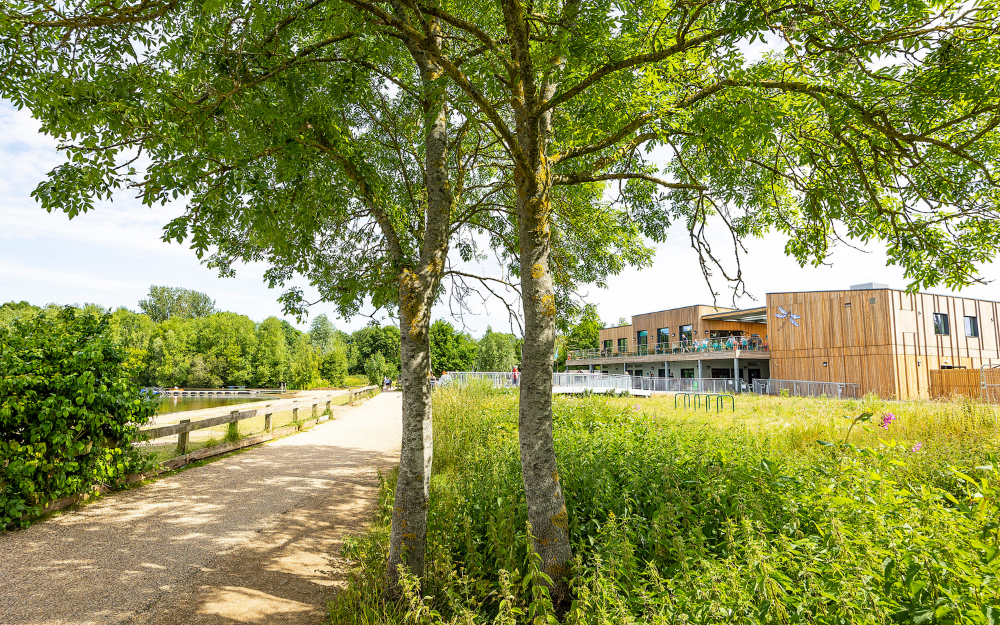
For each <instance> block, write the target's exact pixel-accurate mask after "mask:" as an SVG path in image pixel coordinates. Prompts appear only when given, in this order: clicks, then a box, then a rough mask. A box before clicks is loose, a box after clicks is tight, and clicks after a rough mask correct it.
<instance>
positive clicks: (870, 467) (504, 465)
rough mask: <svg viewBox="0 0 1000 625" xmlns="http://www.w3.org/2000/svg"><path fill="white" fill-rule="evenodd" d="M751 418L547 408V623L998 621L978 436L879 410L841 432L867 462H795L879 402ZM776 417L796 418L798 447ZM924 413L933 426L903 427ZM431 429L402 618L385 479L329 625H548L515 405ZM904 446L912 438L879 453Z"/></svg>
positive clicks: (460, 403)
mask: <svg viewBox="0 0 1000 625" xmlns="http://www.w3.org/2000/svg"><path fill="white" fill-rule="evenodd" d="M755 401H757V400H752V399H747V400H745V401H744V402H743V403H744V404H745V405H746V408H744V407H743V406H741V408H740V409H741V410H746V411H747V412H748V413H753V414H754V415H756V416H755V417H754V419H755V420H753V421H751V423H752V424H753V427H752V428H743V427H737V425H739V424H741V423H744V422H743V420H742V419H743V417H742V415H737V416H736V417H732V416H730V417H722V416H717V415H711V416H707V417H706V416H704V415H703V414H701V413H699V414H697V415H694V413H691V412H684V411H683V410H677V411H675V410H673V409H672V408H669V407H666V406H667V404H666V402H660V401H659V400H646V401H645V402H643V404H642V405H639V404H636V403H635V400H634V399H632V400H627V399H619V398H607V397H603V396H602V397H597V396H595V397H591V398H586V399H579V398H577V399H566V398H557V399H556V401H555V407H554V412H555V429H554V432H555V442H556V450H557V454H558V457H559V465H560V466H559V475H560V478H561V483H562V486H563V489H564V493H565V496H566V503H567V508H568V511H569V517H570V533H571V540H572V541H573V545H574V553H575V554H576V562H575V566H574V574H573V579H572V586H573V589H574V597H575V602H574V604H573V606H572V607H571V608H570V609H569V611H568V613H567V614H565V615H564V616H563V617H562V621H563V622H564V623H573V624H577V623H580V624H582V623H595V624H597V623H600V624H605V623H607V624H611V623H615V624H617V623H671V624H674V623H677V624H681V623H686V622H698V623H747V624H750V623H817V624H818V623H822V624H828V623H829V624H834V623H836V624H848V623H859V624H860V623H896V622H899V623H926V624H927V625H930V624H931V623H969V624H982V625H994V624H995V623H997V622H998V619H1000V582H998V579H1000V557H998V554H1000V522H998V520H1000V490H998V488H997V481H998V478H1000V475H998V471H997V456H996V452H997V449H998V439H997V434H998V430H997V424H996V421H995V419H991V418H989V417H987V416H985V415H983V414H979V413H976V412H975V411H974V410H973V411H971V416H969V415H964V414H963V413H962V410H961V407H949V406H937V405H930V406H928V405H927V403H926V402H925V403H924V404H912V405H909V404H908V405H902V404H894V405H895V406H896V407H897V408H896V409H897V410H898V411H899V412H898V415H897V416H898V417H899V419H898V420H897V421H896V422H895V423H893V424H891V425H890V428H889V430H883V429H882V428H880V427H878V425H877V424H872V423H862V424H860V425H858V426H857V427H856V428H855V430H854V433H852V435H851V436H852V438H851V440H853V441H863V442H864V444H865V445H866V446H865V447H858V446H856V445H852V444H848V445H847V446H846V447H845V446H841V445H829V446H822V445H819V444H817V443H816V438H815V437H814V438H812V443H811V444H809V445H808V446H805V447H803V446H802V445H801V439H802V437H803V436H804V435H809V434H812V433H813V432H815V431H816V430H814V429H812V428H815V427H817V426H816V422H821V423H822V424H823V427H824V428H828V431H826V432H824V436H825V437H827V438H832V439H833V440H838V441H841V440H843V439H844V434H845V433H846V431H847V429H848V428H849V427H850V423H851V420H850V419H843V415H842V414H840V415H837V416H836V417H835V420H834V421H831V422H829V423H826V421H827V417H826V416H825V415H826V413H827V412H831V413H832V412H834V411H838V410H840V409H848V408H849V409H851V410H854V409H858V408H861V407H866V408H868V409H872V408H877V407H878V406H880V405H881V404H879V402H878V401H876V400H875V399H872V398H866V399H865V400H863V401H861V402H835V401H832V400H804V399H802V400H800V399H787V400H780V399H778V398H761V399H760V400H759V402H757V403H754V402H755ZM650 410H652V411H650ZM785 411H788V412H792V413H794V412H796V411H799V413H800V421H799V422H795V423H793V425H794V428H795V429H797V428H801V429H802V432H798V433H796V432H794V431H791V430H793V428H792V427H789V424H788V422H786V421H785V419H786V418H787V417H786V416H782V415H784V413H785ZM803 411H808V412H807V413H806V414H801V413H802V412H803ZM903 411H906V414H903ZM938 412H940V413H942V414H941V415H940V416H938V417H934V420H935V421H936V425H935V426H934V427H933V428H927V429H925V427H927V426H924V425H922V424H920V423H919V422H918V420H917V418H916V417H918V416H919V417H928V413H935V414H936V413H938ZM950 412H957V414H956V415H954V416H952V417H946V416H945V415H946V414H950ZM434 414H435V424H434V426H435V450H434V451H435V458H434V476H433V478H432V484H431V489H432V499H431V507H430V509H429V519H428V528H429V529H428V555H427V562H428V564H427V570H426V575H425V578H424V580H423V589H422V593H420V596H417V595H413V596H412V597H410V599H411V601H409V602H404V603H403V604H400V605H394V604H384V603H382V602H381V600H380V599H379V597H380V592H381V586H380V584H381V583H382V580H383V579H384V577H383V572H382V570H381V567H382V566H383V565H384V555H385V549H386V538H387V523H388V519H389V515H390V513H391V502H392V486H393V484H392V481H391V480H389V481H387V482H386V483H385V487H384V490H383V493H382V499H381V500H382V509H381V510H380V511H379V515H378V516H377V517H376V519H375V523H374V528H373V530H372V531H371V532H370V533H369V534H368V535H367V536H366V537H365V538H364V539H362V540H358V541H355V542H353V543H351V545H350V546H349V548H347V549H346V550H345V555H346V556H347V557H348V558H350V559H351V560H353V561H355V562H356V563H358V565H359V569H357V570H356V571H355V573H354V574H353V576H352V579H351V582H350V584H349V587H348V590H347V591H345V592H344V593H342V594H341V595H339V596H338V598H337V601H336V602H335V604H334V606H333V608H332V612H331V614H332V616H333V617H334V622H335V623H403V622H418V620H419V622H425V623H438V622H442V623H453V622H460V623H466V622H468V623H509V624H512V623H528V622H532V623H534V622H536V619H537V617H538V616H539V615H542V616H543V617H544V618H543V620H542V621H539V622H546V620H547V618H548V617H547V616H545V615H546V614H548V612H546V610H548V609H549V608H547V607H546V604H545V600H544V599H545V598H544V597H542V596H540V595H539V592H538V590H539V589H538V584H537V577H538V573H537V567H535V566H534V565H533V563H532V560H531V558H530V557H529V554H528V550H527V547H526V545H527V544H528V540H527V536H528V535H527V511H526V507H525V500H524V489H523V486H522V484H521V472H520V461H519V457H518V443H517V396H516V394H513V393H507V392H504V391H500V390H491V389H484V388H475V389H473V388H468V389H458V388H443V389H440V390H439V391H437V392H436V393H435V396H434ZM855 414H856V413H855ZM876 414H878V413H877V412H876ZM691 415H694V416H691ZM821 415H822V416H821ZM776 417H779V418H776ZM727 419H728V420H727ZM947 419H954V420H956V421H961V423H963V424H965V425H964V430H962V431H964V432H965V434H964V438H956V437H955V433H956V432H958V431H959V430H958V428H957V427H956V428H942V427H940V424H941V423H944V422H947ZM877 421H878V420H877V419H876V422H877ZM910 421H913V423H910ZM896 428H898V431H897V430H896ZM803 432H804V433H805V434H803ZM907 433H918V434H919V435H920V436H921V438H920V439H917V440H912V439H906V440H905V442H904V440H894V436H896V435H898V434H904V435H905V434H907ZM831 434H835V435H836V436H830V435H831ZM917 442H920V443H922V444H921V445H917ZM959 467H964V468H959ZM411 595H412V592H411ZM415 598H416V599H419V601H415ZM532 614H534V615H535V617H536V618H529V617H530V615H532ZM421 615H422V616H421ZM436 615H440V616H436ZM418 617H420V619H418ZM421 619H422V620H421Z"/></svg>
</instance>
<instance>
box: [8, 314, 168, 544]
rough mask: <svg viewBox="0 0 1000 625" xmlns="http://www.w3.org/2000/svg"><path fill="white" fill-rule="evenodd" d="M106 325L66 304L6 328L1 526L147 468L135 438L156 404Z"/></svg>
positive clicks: (19, 521)
mask: <svg viewBox="0 0 1000 625" xmlns="http://www.w3.org/2000/svg"><path fill="white" fill-rule="evenodd" d="M106 326H107V317H103V318H102V317H97V316H94V315H78V314H77V311H76V310H75V309H72V308H65V309H63V310H61V311H60V312H58V313H57V314H55V315H39V316H37V317H35V318H32V319H28V320H24V321H17V322H15V323H14V324H13V325H11V326H10V327H6V328H0V470H2V473H0V530H2V529H3V528H6V527H8V526H10V525H11V524H17V525H20V526H22V527H23V526H26V525H28V519H30V518H31V517H33V516H36V515H37V514H39V513H40V512H41V510H42V508H43V506H45V504H47V503H49V502H51V501H53V500H56V499H59V498H62V497H66V496H69V495H74V494H77V493H80V492H84V491H87V490H89V489H90V488H91V487H92V486H93V485H94V484H107V485H109V486H114V485H116V484H117V483H118V482H119V481H120V479H121V478H122V477H124V476H125V475H128V474H131V473H135V472H136V471H141V470H142V469H143V468H145V466H146V460H145V458H144V456H143V455H142V454H141V453H140V452H139V450H137V449H135V448H134V447H133V446H132V445H130V444H128V441H131V440H133V439H135V438H136V436H137V429H138V427H139V426H140V425H142V424H143V423H146V422H147V421H149V419H150V418H151V417H152V416H153V414H155V412H156V404H155V402H152V401H146V400H144V399H143V398H142V396H141V395H140V392H139V389H138V388H137V387H136V386H135V385H133V384H132V383H131V382H130V381H129V377H128V372H127V371H126V368H125V366H124V362H125V359H126V354H125V353H124V352H123V351H121V350H119V349H118V348H116V347H115V346H114V345H113V344H112V342H111V340H110V339H109V337H108V336H107V335H106V332H105V330H106ZM119 441H122V442H123V444H121V445H120V446H119Z"/></svg>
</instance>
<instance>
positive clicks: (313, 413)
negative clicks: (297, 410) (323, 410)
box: [312, 403, 319, 419]
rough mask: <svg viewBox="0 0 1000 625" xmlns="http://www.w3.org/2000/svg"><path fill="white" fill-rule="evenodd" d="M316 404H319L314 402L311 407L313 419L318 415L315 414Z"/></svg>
mask: <svg viewBox="0 0 1000 625" xmlns="http://www.w3.org/2000/svg"><path fill="white" fill-rule="evenodd" d="M318 405H319V404H315V403H314V404H313V409H312V417H313V419H315V418H316V417H317V416H318V415H317V414H316V406H318Z"/></svg>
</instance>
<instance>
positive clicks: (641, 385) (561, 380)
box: [438, 371, 750, 393]
mask: <svg viewBox="0 0 1000 625" xmlns="http://www.w3.org/2000/svg"><path fill="white" fill-rule="evenodd" d="M474 380H486V381H487V382H489V383H490V384H491V385H492V386H494V387H497V388H509V387H512V386H514V380H513V376H512V375H511V374H510V373H509V372H493V371H454V372H450V373H448V375H446V376H442V377H441V379H440V380H438V385H440V386H446V385H449V384H459V385H465V384H469V383H470V382H472V381H474ZM552 386H553V388H559V389H562V390H563V391H566V390H567V389H569V392H573V391H582V390H586V389H590V390H592V391H594V392H595V393H603V392H607V391H609V390H614V391H618V392H620V391H655V392H661V393H743V392H747V391H749V390H750V387H749V385H748V384H747V383H746V382H744V381H743V380H741V379H739V378H655V377H644V376H638V375H636V376H632V375H621V374H610V373H589V372H560V373H553V374H552Z"/></svg>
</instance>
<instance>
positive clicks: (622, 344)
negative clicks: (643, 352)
mask: <svg viewBox="0 0 1000 625" xmlns="http://www.w3.org/2000/svg"><path fill="white" fill-rule="evenodd" d="M627 350H628V339H618V351H620V352H624V351H627Z"/></svg>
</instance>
